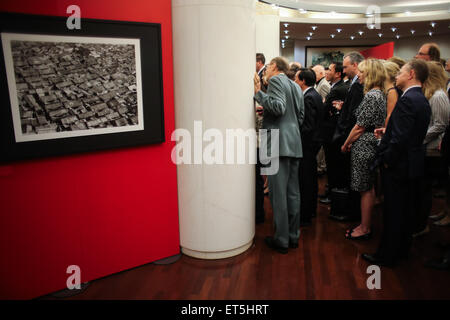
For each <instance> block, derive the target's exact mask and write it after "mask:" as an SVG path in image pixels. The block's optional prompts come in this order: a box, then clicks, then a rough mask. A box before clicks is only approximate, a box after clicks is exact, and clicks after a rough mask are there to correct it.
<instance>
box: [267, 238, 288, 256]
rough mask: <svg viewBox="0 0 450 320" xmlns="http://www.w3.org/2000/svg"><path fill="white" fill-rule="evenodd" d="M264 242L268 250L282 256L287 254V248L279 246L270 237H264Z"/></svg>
mask: <svg viewBox="0 0 450 320" xmlns="http://www.w3.org/2000/svg"><path fill="white" fill-rule="evenodd" d="M264 242H265V243H266V245H267V246H268V247H269V248H270V249H272V250H275V251H276V252H279V253H282V254H286V253H288V248H285V247H282V246H279V245H278V244H277V243H276V242H275V240H274V239H273V238H272V237H266V238H265V239H264Z"/></svg>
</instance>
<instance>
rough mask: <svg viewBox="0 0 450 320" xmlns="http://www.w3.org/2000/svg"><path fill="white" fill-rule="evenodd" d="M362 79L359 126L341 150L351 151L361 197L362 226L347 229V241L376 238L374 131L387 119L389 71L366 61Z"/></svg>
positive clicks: (353, 183) (354, 187)
mask: <svg viewBox="0 0 450 320" xmlns="http://www.w3.org/2000/svg"><path fill="white" fill-rule="evenodd" d="M358 77H359V81H360V82H361V84H364V94H365V95H364V98H363V101H362V102H361V104H360V105H359V106H358V108H356V110H355V116H356V124H355V126H354V127H353V129H352V131H351V132H350V134H349V135H348V137H347V140H346V141H345V143H344V145H343V146H342V148H341V150H342V152H349V151H350V152H351V183H350V187H351V189H352V190H354V191H357V192H360V194H361V224H360V225H359V226H357V227H356V228H353V229H350V230H347V234H346V238H347V239H351V240H365V239H369V238H370V237H371V235H372V232H371V220H372V219H371V218H372V210H373V205H374V202H375V190H374V182H375V181H374V180H375V175H374V173H373V172H371V171H370V169H369V168H370V165H371V164H372V162H373V161H374V159H375V155H376V147H377V139H376V138H375V135H374V134H373V132H374V129H375V128H379V127H383V126H384V123H385V120H386V96H385V94H384V89H385V81H386V71H385V69H384V67H383V63H382V62H381V61H380V60H378V59H367V60H364V61H363V62H361V63H360V64H359V65H358Z"/></svg>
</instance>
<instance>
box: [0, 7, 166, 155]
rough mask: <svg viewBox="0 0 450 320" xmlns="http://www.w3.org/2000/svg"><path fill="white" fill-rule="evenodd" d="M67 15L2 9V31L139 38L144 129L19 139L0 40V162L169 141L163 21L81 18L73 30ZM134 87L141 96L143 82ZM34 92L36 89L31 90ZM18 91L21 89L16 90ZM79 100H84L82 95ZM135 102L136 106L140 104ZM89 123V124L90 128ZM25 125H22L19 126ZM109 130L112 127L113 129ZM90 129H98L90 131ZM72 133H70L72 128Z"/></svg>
mask: <svg viewBox="0 0 450 320" xmlns="http://www.w3.org/2000/svg"><path fill="white" fill-rule="evenodd" d="M67 18H68V17H55V16H40V15H26V14H16V13H5V12H0V34H4V33H13V34H26V35H33V37H35V36H39V35H44V36H50V37H52V36H54V37H55V38H57V37H60V36H63V37H93V38H94V37H95V38H99V39H101V38H103V39H104V38H108V39H138V40H139V47H140V65H138V64H137V62H136V75H135V77H136V78H137V69H138V68H140V69H139V70H140V74H141V85H142V92H141V96H142V99H141V104H142V107H141V110H142V115H141V118H139V119H142V121H143V128H141V129H139V130H134V129H133V131H126V132H110V133H102V134H96V133H92V134H91V133H89V135H82V136H76V135H74V136H69V137H58V138H55V139H52V138H46V139H43V140H39V139H38V140H33V141H22V142H17V141H16V135H15V131H14V121H13V111H12V105H11V99H10V90H9V87H8V79H7V68H6V63H5V57H4V52H3V46H1V45H0V48H1V50H0V64H1V65H2V68H0V91H1V100H0V101H1V102H0V103H1V106H0V150H1V151H0V161H1V162H12V161H19V160H26V159H33V158H38V157H53V156H61V155H68V154H73V153H81V152H92V151H101V150H108V149H113V148H123V147H133V146H141V145H149V144H156V143H162V142H164V141H165V136H164V103H163V102H164V99H163V81H162V48H161V25H160V24H157V23H142V22H125V21H111V20H96V19H81V29H73V30H70V29H68V27H67V24H66V22H67ZM117 41H120V40H117ZM11 43H12V42H11ZM137 48H138V46H135V49H136V52H137V50H138V49H137ZM11 51H12V49H11ZM10 56H12V53H11V54H10ZM136 56H137V55H136ZM10 70H11V67H10ZM105 72H106V71H105ZM14 73H16V72H14ZM62 77H64V76H62ZM106 77H107V76H106ZM128 78H129V77H128ZM50 83H51V82H50ZM112 83H113V82H112ZM118 91H120V90H118ZM118 91H114V93H113V95H114V94H116V96H117V97H118V99H119V100H121V99H120V94H119V93H117V92H118ZM122 91H123V90H122ZM136 91H137V94H136V95H137V96H138V95H139V92H138V91H139V86H138V88H137V89H136ZM30 92H31V93H32V92H33V91H30ZM27 93H28V92H27ZM16 94H18V91H16ZM35 94H37V93H35ZM17 99H18V98H17ZM95 99H97V98H95ZM95 99H94V100H95ZM18 100H19V99H18ZM80 100H82V99H81V98H80ZM136 100H138V99H136ZM122 101H123V100H122ZM101 102H103V101H101ZM83 103H84V102H83ZM136 104H137V105H138V103H136ZM88 106H89V105H88ZM108 106H109V105H108ZM46 110H47V109H45V110H44V111H45V112H47V111H46ZM68 110H69V109H68ZM70 111H71V110H69V111H68V112H70ZM108 111H110V110H108ZM111 112H112V111H111ZM136 113H137V112H136ZM97 114H99V113H97ZM47 115H48V113H47ZM119 115H120V116H122V113H120V114H119ZM21 117H22V116H21ZM31 117H32V116H31ZM123 117H124V119H126V117H127V116H125V115H124V116H123ZM111 118H113V117H111ZM137 118H138V117H137V116H136V117H135V118H134V119H137ZM19 119H21V118H19ZM52 119H53V118H52ZM103 120H104V118H103ZM83 121H84V120H83ZM128 121H129V120H128ZM20 123H21V127H23V123H22V122H20ZM105 123H106V122H105ZM129 123H131V124H136V122H129ZM108 125H109V126H110V127H113V126H112V125H111V124H110V123H109V122H108ZM121 125H124V124H121ZM17 127H18V126H17V124H16V129H17ZM86 128H88V129H91V128H90V127H86ZM21 130H24V129H23V128H21ZM111 130H114V128H113V129H111ZM30 132H32V133H36V132H38V131H37V130H36V131H35V132H33V131H30ZM74 132H75V131H74ZM80 132H81V131H80ZM92 132H95V131H94V130H92ZM68 134H69V135H70V134H71V133H68ZM36 136H39V134H36Z"/></svg>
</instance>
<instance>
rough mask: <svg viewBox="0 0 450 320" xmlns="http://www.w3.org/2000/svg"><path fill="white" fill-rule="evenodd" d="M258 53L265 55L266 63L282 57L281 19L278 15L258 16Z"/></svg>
mask: <svg viewBox="0 0 450 320" xmlns="http://www.w3.org/2000/svg"><path fill="white" fill-rule="evenodd" d="M255 18H256V52H260V53H263V54H264V56H265V57H266V63H269V62H270V60H271V59H273V58H275V57H278V56H280V17H279V16H278V15H269V14H258V15H256V17H255Z"/></svg>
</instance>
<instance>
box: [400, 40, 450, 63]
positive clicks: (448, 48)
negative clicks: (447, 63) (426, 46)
mask: <svg viewBox="0 0 450 320" xmlns="http://www.w3.org/2000/svg"><path fill="white" fill-rule="evenodd" d="M426 42H436V43H437V44H438V46H439V48H440V49H441V58H443V59H446V60H447V59H449V58H450V42H449V41H448V37H446V36H435V37H414V38H412V37H411V38H405V39H401V38H400V39H399V40H397V41H396V42H395V46H394V56H398V57H400V58H402V59H405V60H409V59H411V58H413V57H414V56H415V55H416V54H417V51H419V48H420V46H421V45H422V44H423V43H426Z"/></svg>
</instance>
